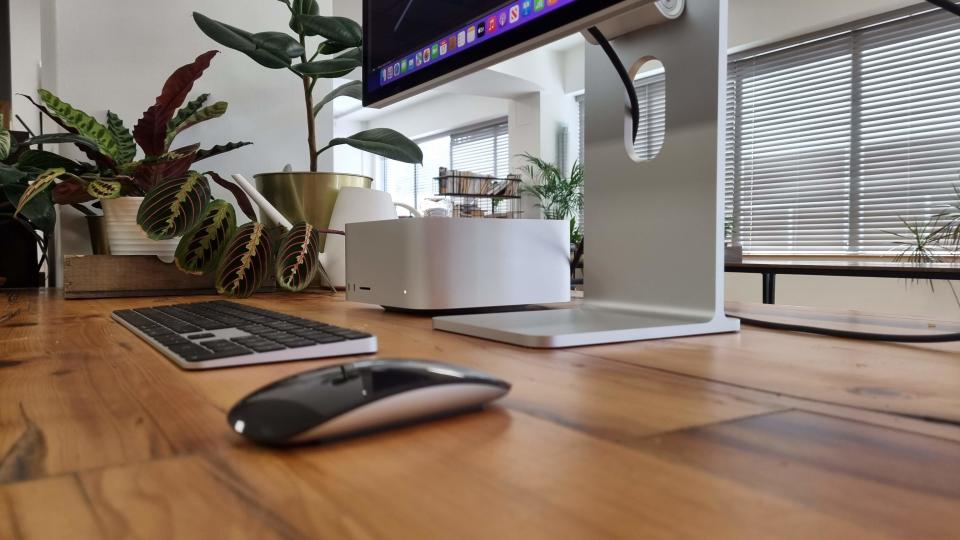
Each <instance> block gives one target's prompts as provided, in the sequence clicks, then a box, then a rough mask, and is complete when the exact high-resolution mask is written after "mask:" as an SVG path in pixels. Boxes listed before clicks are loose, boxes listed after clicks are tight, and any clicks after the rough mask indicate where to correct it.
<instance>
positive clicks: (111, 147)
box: [16, 51, 250, 261]
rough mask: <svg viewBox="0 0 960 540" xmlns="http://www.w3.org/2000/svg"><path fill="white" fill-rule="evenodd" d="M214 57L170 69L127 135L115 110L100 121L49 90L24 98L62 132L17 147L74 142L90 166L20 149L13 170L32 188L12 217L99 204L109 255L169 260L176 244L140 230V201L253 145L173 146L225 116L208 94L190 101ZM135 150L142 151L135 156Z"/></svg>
mask: <svg viewBox="0 0 960 540" xmlns="http://www.w3.org/2000/svg"><path fill="white" fill-rule="evenodd" d="M216 54H217V51H209V52H206V53H204V54H202V55H200V56H199V57H197V59H196V60H195V61H194V62H192V63H190V64H187V65H185V66H182V67H180V68H179V69H177V70H176V71H174V73H173V74H172V75H171V76H170V77H169V78H168V79H167V81H166V83H165V84H164V86H163V90H162V92H161V94H160V96H159V97H157V99H156V102H155V103H154V104H153V106H151V107H150V108H149V109H147V111H146V112H145V113H144V114H143V117H142V118H141V119H140V120H139V121H138V122H137V124H136V126H134V129H133V131H132V132H131V131H130V130H129V129H128V128H127V127H126V126H125V125H124V122H123V120H122V119H121V118H120V117H119V116H117V115H116V114H114V113H112V112H107V115H106V121H105V122H104V123H101V122H100V121H98V120H97V119H95V118H93V117H92V116H91V115H89V114H87V113H85V112H83V111H81V110H79V109H77V108H75V107H73V106H72V105H70V104H69V103H67V102H65V101H63V100H61V99H60V98H59V97H57V96H56V95H54V94H53V93H51V92H49V91H47V90H44V89H40V90H39V91H38V94H39V97H40V101H41V103H37V102H36V101H34V100H33V99H32V98H29V97H27V96H25V97H27V99H29V100H30V101H31V102H32V103H33V104H34V105H35V106H36V107H37V108H38V109H39V110H40V111H41V112H42V113H43V114H45V115H46V116H48V117H49V118H51V119H52V120H53V121H54V122H55V123H56V124H57V125H59V126H60V127H61V128H63V129H64V130H65V131H66V133H58V134H47V135H39V136H36V137H32V138H30V139H29V140H27V141H25V142H24V143H23V144H22V146H25V147H31V146H37V145H43V144H72V145H74V146H76V147H77V148H78V149H79V150H80V151H81V152H82V153H83V154H84V155H86V157H87V158H88V159H89V160H90V162H87V163H84V162H79V161H75V160H72V159H69V158H66V157H64V156H61V155H58V154H54V153H52V152H45V151H40V150H28V151H27V152H24V153H23V154H22V155H21V157H20V158H19V160H18V161H17V164H16V166H17V168H18V169H20V170H22V171H27V172H30V174H31V176H28V177H25V179H23V180H26V181H28V182H29V186H28V187H25V188H24V189H23V191H22V193H20V197H19V199H18V200H17V204H16V206H17V208H16V212H17V214H20V213H24V214H25V215H29V212H30V209H31V208H33V209H34V212H38V211H40V210H41V207H43V208H46V207H47V205H49V204H61V205H64V204H68V205H72V206H74V207H75V208H77V209H79V210H81V211H82V212H84V213H85V214H87V215H91V214H92V211H91V210H90V209H89V208H88V207H86V206H84V203H88V202H91V201H98V202H99V204H100V205H101V206H102V208H103V212H104V219H105V224H106V229H107V236H108V239H109V243H110V252H111V253H112V254H113V255H157V256H159V257H161V259H164V260H168V261H172V260H173V257H174V254H175V251H176V248H177V241H176V240H175V239H171V240H168V241H164V242H156V241H153V240H152V239H150V238H148V237H147V236H145V235H144V234H143V232H142V231H141V230H140V227H139V226H138V225H137V213H138V211H139V208H140V205H141V203H142V202H143V198H144V196H145V195H146V194H147V193H148V192H150V191H151V190H152V189H153V188H155V187H156V186H158V185H160V184H162V183H164V182H165V181H168V180H171V179H177V178H181V177H184V176H185V175H186V174H187V172H188V171H189V170H190V169H191V167H192V166H193V165H194V164H195V163H197V162H199V161H201V160H204V159H207V158H209V157H213V156H216V155H220V154H223V153H226V152H229V151H232V150H235V149H237V148H241V147H243V146H246V145H248V144H250V143H247V142H237V143H227V144H224V145H217V146H213V147H211V148H208V149H201V148H200V145H199V144H194V145H190V146H184V147H180V148H175V147H174V146H173V143H174V142H175V140H176V138H177V136H178V135H180V134H181V133H183V132H184V131H185V130H187V129H189V128H191V127H193V126H195V125H197V124H199V123H201V122H205V121H208V120H212V119H214V118H219V117H220V116H223V114H225V113H226V111H227V103H226V102H222V101H220V102H216V103H213V104H207V101H208V100H209V97H210V95H209V94H202V95H200V96H197V97H195V98H194V99H192V100H190V101H189V102H188V101H187V98H188V96H189V94H190V91H191V90H192V89H193V85H194V83H195V82H196V81H197V80H198V79H199V78H200V77H201V76H202V75H203V72H204V71H205V70H206V69H207V67H209V65H210V62H211V60H212V59H213V57H214V56H215V55H216ZM138 147H139V148H140V151H141V152H140V154H142V156H141V157H139V159H138V150H137V149H138Z"/></svg>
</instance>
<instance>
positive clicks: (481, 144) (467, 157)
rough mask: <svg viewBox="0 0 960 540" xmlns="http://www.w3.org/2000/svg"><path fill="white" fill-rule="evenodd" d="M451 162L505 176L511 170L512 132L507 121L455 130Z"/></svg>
mask: <svg viewBox="0 0 960 540" xmlns="http://www.w3.org/2000/svg"><path fill="white" fill-rule="evenodd" d="M450 164H451V168H453V169H456V170H458V171H470V172H473V173H477V174H488V175H492V176H496V177H498V178H503V177H505V176H507V174H509V173H510V132H509V129H508V127H507V123H506V122H502V123H497V124H494V125H489V126H485V127H480V128H475V129H470V130H467V131H462V132H458V133H454V134H452V135H451V136H450Z"/></svg>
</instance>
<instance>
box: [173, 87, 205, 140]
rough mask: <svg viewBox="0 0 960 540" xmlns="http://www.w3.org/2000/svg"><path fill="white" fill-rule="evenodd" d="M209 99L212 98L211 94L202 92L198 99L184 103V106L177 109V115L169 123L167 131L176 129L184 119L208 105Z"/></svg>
mask: <svg viewBox="0 0 960 540" xmlns="http://www.w3.org/2000/svg"><path fill="white" fill-rule="evenodd" d="M208 99H210V94H200V96H198V97H197V98H196V99H194V100H193V101H191V102H189V103H187V104H186V105H184V106H183V108H181V109H180V110H179V111H177V115H176V116H174V117H173V118H172V119H171V120H170V122H168V123H167V131H172V130H174V129H176V128H177V126H179V125H180V124H182V123H183V121H184V120H186V119H187V118H190V116H191V115H193V113H195V112H197V111H199V110H200V109H201V108H202V107H203V106H204V105H206V103H207V100H208Z"/></svg>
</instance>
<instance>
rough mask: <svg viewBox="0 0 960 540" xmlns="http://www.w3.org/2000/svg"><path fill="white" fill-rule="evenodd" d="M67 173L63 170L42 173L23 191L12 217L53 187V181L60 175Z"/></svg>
mask: <svg viewBox="0 0 960 540" xmlns="http://www.w3.org/2000/svg"><path fill="white" fill-rule="evenodd" d="M65 172H67V171H65V170H63V169H50V170H49V171H46V172H44V173H43V174H41V175H40V176H38V177H37V179H36V180H34V181H33V183H32V184H30V186H29V187H28V188H27V189H25V190H24V191H23V195H22V196H21V197H20V200H19V201H17V211H16V212H14V215H16V214H19V213H20V212H23V209H24V208H25V207H26V206H27V203H29V202H30V201H31V200H33V199H34V198H36V197H38V196H40V194H43V193H45V192H46V191H47V188H49V187H50V186H52V185H53V183H54V181H56V179H57V178H59V177H60V175H61V174H63V173H65Z"/></svg>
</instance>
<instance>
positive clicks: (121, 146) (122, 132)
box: [107, 111, 137, 165]
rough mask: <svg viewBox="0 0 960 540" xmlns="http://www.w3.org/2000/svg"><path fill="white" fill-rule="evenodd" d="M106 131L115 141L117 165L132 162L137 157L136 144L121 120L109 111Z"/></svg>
mask: <svg viewBox="0 0 960 540" xmlns="http://www.w3.org/2000/svg"><path fill="white" fill-rule="evenodd" d="M107 129H109V130H110V134H111V135H113V138H114V140H116V141H117V156H116V159H117V163H118V164H120V165H124V164H127V163H130V162H132V161H133V160H134V158H136V157H137V143H136V141H134V140H133V134H132V133H130V130H129V129H127V126H125V125H123V120H121V119H120V117H119V116H117V115H116V114H114V113H112V112H110V111H107Z"/></svg>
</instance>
